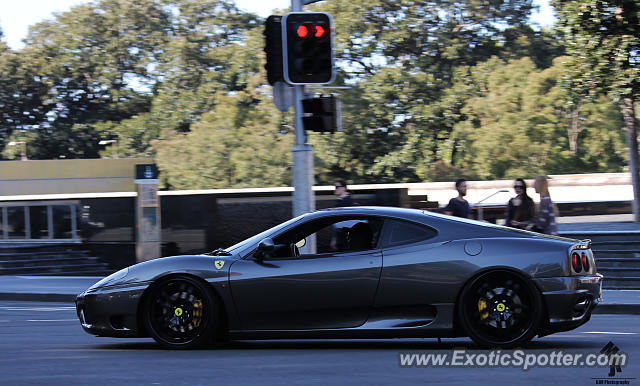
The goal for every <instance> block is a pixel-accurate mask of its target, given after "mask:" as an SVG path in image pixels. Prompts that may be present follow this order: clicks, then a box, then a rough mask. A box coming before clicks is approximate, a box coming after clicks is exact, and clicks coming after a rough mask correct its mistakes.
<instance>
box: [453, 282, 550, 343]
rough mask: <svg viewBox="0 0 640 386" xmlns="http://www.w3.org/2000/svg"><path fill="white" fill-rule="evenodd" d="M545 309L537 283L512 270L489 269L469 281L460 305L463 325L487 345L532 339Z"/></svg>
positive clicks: (523, 341)
mask: <svg viewBox="0 0 640 386" xmlns="http://www.w3.org/2000/svg"><path fill="white" fill-rule="evenodd" d="M542 308H543V305H542V298H541V296H540V292H539V291H538V289H537V288H536V287H535V285H534V284H533V283H532V282H531V281H530V280H528V279H526V278H523V277H521V276H520V275H518V274H516V273H514V272H511V271H508V270H497V271H490V272H486V273H483V274H481V275H480V276H478V277H476V278H475V279H473V280H471V281H469V282H468V283H467V284H466V285H465V286H464V288H463V289H462V293H461V295H460V299H459V300H458V304H457V311H458V316H459V320H460V323H461V325H462V327H463V328H464V329H465V331H466V332H467V334H468V335H469V337H471V339H473V341H474V342H475V343H476V344H478V345H479V346H481V347H484V348H494V347H495V348H513V347H520V346H522V345H524V344H526V343H528V342H530V341H531V339H533V337H534V336H535V335H536V333H537V332H538V329H539V327H540V324H541V320H542V315H543V312H542V311H543V309H542Z"/></svg>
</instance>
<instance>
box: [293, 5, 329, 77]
mask: <svg viewBox="0 0 640 386" xmlns="http://www.w3.org/2000/svg"><path fill="white" fill-rule="evenodd" d="M282 37H283V39H282V42H283V43H282V45H283V47H282V48H283V49H282V56H283V65H284V71H283V72H284V80H285V81H286V82H287V83H289V84H293V85H296V84H326V83H331V82H332V81H333V77H334V72H333V48H332V44H331V39H332V33H331V16H329V14H328V13H324V12H291V13H288V14H286V15H284V17H283V18H282Z"/></svg>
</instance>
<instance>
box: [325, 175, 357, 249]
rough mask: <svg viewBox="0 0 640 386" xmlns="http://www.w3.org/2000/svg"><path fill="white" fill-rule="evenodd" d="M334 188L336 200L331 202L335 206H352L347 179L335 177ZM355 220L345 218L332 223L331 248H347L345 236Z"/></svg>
mask: <svg viewBox="0 0 640 386" xmlns="http://www.w3.org/2000/svg"><path fill="white" fill-rule="evenodd" d="M333 187H334V188H335V191H334V194H335V195H336V197H337V198H336V201H335V203H334V204H333V206H334V207H335V208H340V207H344V206H353V197H351V193H349V191H348V190H347V181H345V180H343V179H337V180H335V182H334V183H333ZM357 222H358V221H357V220H345V221H340V222H339V223H336V224H333V235H332V236H331V243H330V246H331V249H332V250H334V251H344V250H347V248H348V245H347V244H348V242H347V236H348V234H349V231H348V229H349V227H351V226H353V225H354V224H356V223H357Z"/></svg>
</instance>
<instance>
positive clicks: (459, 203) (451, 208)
mask: <svg viewBox="0 0 640 386" xmlns="http://www.w3.org/2000/svg"><path fill="white" fill-rule="evenodd" d="M456 190H457V191H458V197H454V198H452V199H451V200H449V204H447V206H446V207H445V208H444V209H443V210H442V213H444V214H448V215H450V216H451V215H453V216H456V217H463V218H469V215H470V214H471V208H469V202H468V201H467V200H465V199H464V196H466V195H467V180H465V179H464V178H458V179H457V180H456Z"/></svg>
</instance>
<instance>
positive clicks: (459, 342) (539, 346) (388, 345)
mask: <svg viewBox="0 0 640 386" xmlns="http://www.w3.org/2000/svg"><path fill="white" fill-rule="evenodd" d="M601 346H602V344H601V342H599V341H597V340H595V341H594V340H590V341H584V340H581V341H576V340H571V339H567V338H561V339H558V338H555V339H550V338H544V339H541V340H534V341H532V342H530V343H529V344H528V345H527V346H525V347H523V349H525V350H581V349H598V350H599V349H600V348H601ZM93 348H95V349H100V350H165V349H164V348H162V347H161V346H160V345H158V344H157V343H155V342H153V341H145V342H139V341H137V342H122V343H114V344H111V343H110V344H102V345H95V346H93ZM453 349H467V350H483V349H481V348H479V347H478V346H477V345H476V344H475V343H473V342H472V341H471V340H469V339H464V338H459V339H443V340H442V342H441V343H438V341H437V339H434V338H428V339H421V340H417V339H402V340H395V339H394V340H253V341H249V340H243V341H233V342H228V343H224V344H219V345H216V346H215V347H212V348H204V349H198V350H199V351H210V350H213V351H221V350H223V351H228V350H231V351H235V350H398V351H411V350H421V351H424V350H434V351H437V350H453Z"/></svg>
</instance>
